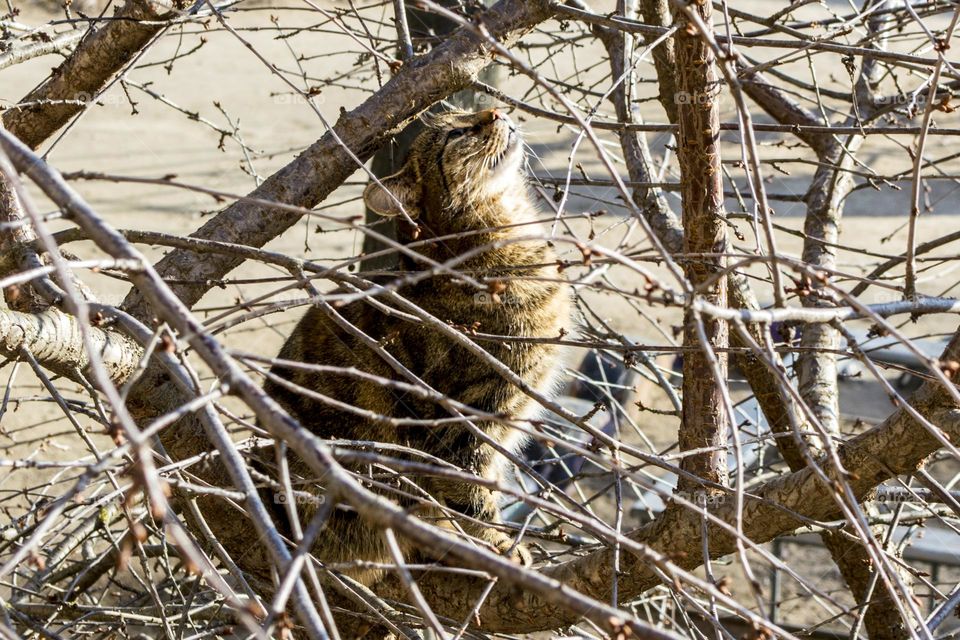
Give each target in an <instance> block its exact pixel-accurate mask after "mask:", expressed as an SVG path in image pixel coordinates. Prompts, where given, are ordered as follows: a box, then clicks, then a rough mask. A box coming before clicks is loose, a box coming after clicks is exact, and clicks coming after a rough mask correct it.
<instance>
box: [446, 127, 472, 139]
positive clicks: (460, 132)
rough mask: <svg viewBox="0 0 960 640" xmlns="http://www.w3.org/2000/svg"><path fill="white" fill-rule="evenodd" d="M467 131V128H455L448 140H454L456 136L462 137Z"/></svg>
mask: <svg viewBox="0 0 960 640" xmlns="http://www.w3.org/2000/svg"><path fill="white" fill-rule="evenodd" d="M466 132H467V130H466V129H453V130H451V131H450V133H449V134H448V135H447V139H448V140H453V139H454V138H459V137H461V136H462V135H463V134H464V133H466Z"/></svg>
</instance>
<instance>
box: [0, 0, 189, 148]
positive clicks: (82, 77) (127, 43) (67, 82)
mask: <svg viewBox="0 0 960 640" xmlns="http://www.w3.org/2000/svg"><path fill="white" fill-rule="evenodd" d="M183 4H184V0H173V1H172V2H169V1H167V0H127V2H126V3H125V4H124V5H123V7H121V8H120V9H119V10H118V11H117V14H116V15H115V16H114V19H113V20H109V21H107V23H106V24H105V25H104V26H103V27H101V28H99V29H97V30H96V31H94V32H93V33H91V34H88V35H87V36H86V37H85V38H84V39H83V40H82V41H81V42H80V44H79V45H78V46H77V48H76V49H75V50H74V52H73V53H72V54H71V55H70V57H68V58H67V59H66V60H65V61H64V62H63V64H61V65H60V66H59V67H57V68H56V69H54V71H53V73H52V74H51V75H50V77H49V78H47V79H46V80H44V81H43V82H42V83H41V84H40V85H39V86H37V88H35V89H34V90H33V91H31V92H30V93H28V94H27V95H26V96H24V97H23V98H22V99H21V100H20V104H24V105H27V106H24V107H15V108H13V109H10V110H8V111H7V112H6V113H4V114H3V125H4V126H5V127H6V128H7V129H8V130H9V131H10V132H11V133H12V134H13V135H15V136H17V137H18V138H20V140H22V141H23V142H24V144H26V145H27V146H29V147H31V148H33V149H36V148H37V147H38V146H40V145H41V144H42V143H43V141H44V140H46V139H47V138H49V137H50V136H51V135H53V133H54V132H55V131H56V130H57V129H59V128H60V127H62V126H63V125H64V124H66V123H67V121H68V120H70V118H72V117H73V116H75V115H76V114H78V113H80V112H81V111H82V110H83V109H85V108H86V107H87V106H88V105H89V103H90V101H91V100H92V99H93V97H94V96H96V95H97V93H98V92H99V91H100V90H101V89H102V88H103V87H104V85H106V83H107V81H109V80H110V78H112V77H113V75H114V74H115V73H117V72H118V71H120V70H121V69H122V68H123V67H124V65H126V64H127V63H128V62H129V61H130V60H131V59H132V58H133V56H135V55H136V54H137V53H138V52H139V51H140V50H141V49H143V47H145V46H146V45H147V44H148V43H149V42H150V40H152V39H153V37H154V36H156V35H157V34H158V33H159V32H160V31H162V30H163V29H164V28H165V27H166V25H167V22H168V21H169V20H170V19H171V18H172V17H174V16H176V15H177V12H176V11H175V8H177V7H180V6H182V5H183Z"/></svg>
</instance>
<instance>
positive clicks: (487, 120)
mask: <svg viewBox="0 0 960 640" xmlns="http://www.w3.org/2000/svg"><path fill="white" fill-rule="evenodd" d="M497 120H509V118H507V115H506V114H505V113H503V112H502V111H500V109H487V110H485V111H481V112H480V121H481V122H482V123H484V124H492V123H494V122H496V121H497Z"/></svg>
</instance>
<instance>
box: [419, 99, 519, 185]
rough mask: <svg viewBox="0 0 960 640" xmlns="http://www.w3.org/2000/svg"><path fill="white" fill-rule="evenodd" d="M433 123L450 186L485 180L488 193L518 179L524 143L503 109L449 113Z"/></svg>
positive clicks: (441, 160)
mask: <svg viewBox="0 0 960 640" xmlns="http://www.w3.org/2000/svg"><path fill="white" fill-rule="evenodd" d="M430 126H431V127H432V128H434V129H437V130H438V131H439V132H440V133H441V135H440V136H437V138H436V145H437V146H438V147H439V149H438V156H437V157H438V164H439V165H440V169H441V171H442V174H443V178H444V180H445V181H446V182H447V186H448V187H449V188H450V189H451V190H454V189H456V188H457V186H458V184H465V183H467V184H471V185H473V184H476V182H477V181H480V182H481V183H483V185H484V187H485V190H486V191H488V192H497V191H502V190H503V189H504V188H506V187H507V186H508V185H510V184H513V183H514V182H515V181H516V178H517V174H518V173H519V171H520V169H521V165H522V162H523V150H522V147H523V144H522V139H521V137H520V132H519V130H518V128H517V126H516V125H515V124H514V122H513V121H512V120H511V119H510V118H509V117H508V116H507V115H506V114H505V113H503V112H502V111H500V110H499V109H487V110H485V111H478V112H477V113H457V112H455V113H446V114H442V115H440V116H437V117H435V118H434V120H433V122H432V123H431V124H430Z"/></svg>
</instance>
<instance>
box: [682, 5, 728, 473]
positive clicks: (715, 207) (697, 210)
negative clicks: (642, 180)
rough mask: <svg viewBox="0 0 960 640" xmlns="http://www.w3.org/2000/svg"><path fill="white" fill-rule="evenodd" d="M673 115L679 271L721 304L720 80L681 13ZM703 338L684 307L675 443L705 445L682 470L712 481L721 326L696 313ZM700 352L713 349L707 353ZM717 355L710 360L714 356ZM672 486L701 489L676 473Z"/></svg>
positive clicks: (706, 15)
mask: <svg viewBox="0 0 960 640" xmlns="http://www.w3.org/2000/svg"><path fill="white" fill-rule="evenodd" d="M690 10H691V11H694V12H696V13H698V14H699V16H700V18H701V19H702V20H703V23H704V24H705V25H706V26H707V28H711V29H712V26H711V25H712V12H713V9H712V6H711V5H710V3H703V4H701V5H698V6H696V7H695V8H694V6H692V5H691V7H690ZM676 19H677V21H678V26H679V29H678V31H677V34H676V36H675V44H674V48H675V52H676V59H677V93H676V100H677V114H678V118H679V125H680V131H679V135H678V138H677V159H678V161H679V164H680V183H681V186H680V191H681V195H682V202H683V228H684V238H683V239H684V243H683V248H684V252H685V253H686V254H687V257H686V259H685V261H684V263H683V264H684V272H685V273H686V276H687V279H688V281H689V283H690V286H691V288H692V289H693V291H694V292H695V294H696V295H700V296H703V297H704V298H706V299H707V300H708V301H711V302H715V303H717V304H724V303H726V298H727V294H726V279H725V278H716V279H715V280H714V283H713V284H709V285H707V284H705V283H706V282H707V281H708V280H710V279H711V278H713V277H714V276H715V275H716V274H717V273H719V272H720V271H721V270H722V269H723V267H724V260H723V258H722V257H720V256H719V255H718V254H722V253H723V251H724V248H725V247H726V246H727V239H726V226H725V222H724V208H723V183H722V173H721V169H720V108H719V104H718V101H717V99H716V98H717V96H718V94H719V91H720V80H719V74H718V72H717V67H716V60H715V56H714V54H713V51H712V50H711V48H710V46H709V44H708V43H707V42H706V41H705V39H704V38H703V37H702V35H701V34H700V33H699V32H698V30H697V27H696V26H695V25H694V24H693V23H692V22H691V21H690V20H689V19H688V17H687V15H686V14H685V13H682V12H681V13H679V14H678V16H677V18H676ZM702 324H703V327H702V330H703V333H704V334H705V337H706V340H703V338H702V336H701V334H700V328H699V327H698V321H697V318H696V317H695V316H694V314H693V313H692V311H691V310H687V311H686V313H685V317H684V328H683V345H684V347H687V348H688V349H687V350H686V351H684V355H683V415H682V419H681V425H680V434H679V442H680V449H681V450H682V451H692V450H706V451H705V452H703V453H697V454H694V455H689V456H687V457H685V458H684V459H683V463H682V465H681V467H682V468H683V469H684V470H685V471H689V472H690V473H692V474H694V475H695V476H698V477H700V478H702V479H704V480H707V481H710V482H714V483H717V484H725V483H726V481H727V455H726V446H727V433H728V424H729V419H728V418H727V415H726V411H725V409H724V401H723V395H722V392H721V385H725V384H726V355H725V353H724V350H725V348H726V347H727V343H728V341H727V325H726V323H725V322H723V321H720V320H718V319H715V318H703V320H702ZM706 350H713V351H714V355H713V357H711V355H710V354H709V353H707V352H706ZM714 359H715V361H716V366H715V363H714V362H713V360H714ZM678 488H679V489H680V490H682V491H694V490H698V488H699V489H701V490H702V488H701V487H700V485H699V484H698V483H697V482H696V481H695V480H692V479H690V478H686V477H681V479H680V483H679V486H678Z"/></svg>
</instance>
